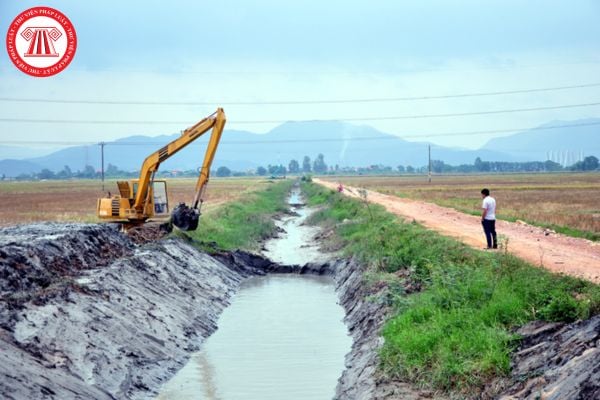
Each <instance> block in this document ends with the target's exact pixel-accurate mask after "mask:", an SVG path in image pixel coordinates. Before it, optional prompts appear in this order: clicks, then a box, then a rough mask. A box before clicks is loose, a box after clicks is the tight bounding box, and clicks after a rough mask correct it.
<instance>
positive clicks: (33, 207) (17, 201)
mask: <svg viewBox="0 0 600 400" xmlns="http://www.w3.org/2000/svg"><path fill="white" fill-rule="evenodd" d="M167 185H168V189H169V204H170V207H171V209H172V208H173V207H174V206H176V205H177V204H179V202H182V201H183V202H186V203H187V204H189V203H190V202H191V201H192V197H193V194H194V187H195V185H196V179H195V178H189V179H168V180H167ZM265 185H267V180H265V179H255V178H227V179H218V178H211V180H210V183H209V184H208V190H207V193H206V202H205V203H204V206H203V210H204V211H210V210H211V209H214V208H215V207H217V206H218V205H219V204H222V203H224V202H227V201H230V200H234V199H237V198H239V197H240V196H242V195H244V194H245V193H248V192H251V191H253V190H257V189H260V188H263V187H264V186H265ZM104 186H105V190H107V191H109V190H110V191H111V192H112V193H116V192H117V184H116V181H114V180H112V181H106V182H105V184H104ZM104 195H106V193H103V192H102V184H101V183H100V181H98V180H69V181H44V182H0V226H7V225H15V224H20V223H30V222H36V221H61V222H67V221H70V222H72V221H76V222H98V220H97V219H96V201H97V199H98V197H102V196H104Z"/></svg>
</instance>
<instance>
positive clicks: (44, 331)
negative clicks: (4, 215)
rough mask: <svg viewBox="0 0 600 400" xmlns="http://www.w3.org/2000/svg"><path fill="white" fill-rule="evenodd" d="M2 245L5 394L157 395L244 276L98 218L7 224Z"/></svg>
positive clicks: (0, 326)
mask: <svg viewBox="0 0 600 400" xmlns="http://www.w3.org/2000/svg"><path fill="white" fill-rule="evenodd" d="M0 243H1V245H2V250H1V251H2V253H1V254H0V271H1V272H2V278H1V279H0V282H1V283H0V285H1V286H0V287H1V288H2V298H1V300H0V398H2V399H15V400H17V399H18V400H22V399H57V400H58V399H60V400H64V399H148V398H153V396H154V395H155V394H156V393H157V389H158V388H159V387H160V385H161V384H162V383H163V382H165V381H166V380H167V379H168V378H170V377H171V376H172V375H173V374H174V373H175V371H177V370H178V369H179V368H180V367H181V366H182V365H183V363H184V362H185V361H186V360H187V359H188V358H189V355H190V353H191V352H192V351H195V350H197V349H198V347H199V345H200V343H201V342H202V341H203V340H204V338H206V337H208V336H209V335H210V334H211V333H212V332H213V331H214V330H215V329H216V321H217V318H218V315H219V314H220V313H221V311H222V310H223V309H224V308H225V307H226V306H227V304H228V299H229V298H230V297H231V296H232V295H233V293H234V292H235V291H236V290H237V287H238V286H239V283H240V282H241V281H242V279H243V278H244V274H243V273H241V272H240V271H236V270H235V269H232V268H229V267H228V266H226V265H224V264H222V263H221V262H219V261H217V260H215V259H214V258H212V257H210V256H208V255H206V254H203V253H200V252H198V251H197V250H196V249H194V248H193V247H191V246H190V245H189V244H186V243H184V242H183V241H181V240H174V239H169V240H164V241H161V242H158V243H154V244H149V245H146V246H143V247H136V246H134V245H133V243H132V242H131V241H130V240H129V239H128V238H127V237H126V236H123V235H122V234H120V233H118V232H117V231H115V230H112V229H111V228H109V227H107V226H105V225H102V226H99V225H59V224H42V225H30V226H22V227H18V228H7V229H2V230H0ZM17 300H18V301H17Z"/></svg>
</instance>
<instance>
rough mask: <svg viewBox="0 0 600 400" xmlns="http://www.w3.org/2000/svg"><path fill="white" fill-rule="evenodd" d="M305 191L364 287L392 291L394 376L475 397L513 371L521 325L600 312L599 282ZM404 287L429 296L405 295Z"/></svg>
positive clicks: (311, 187) (385, 362) (388, 353)
mask: <svg viewBox="0 0 600 400" xmlns="http://www.w3.org/2000/svg"><path fill="white" fill-rule="evenodd" d="M303 190H304V192H305V193H306V194H307V196H308V199H309V204H312V205H320V206H321V209H320V211H318V212H317V213H315V214H313V217H312V222H314V223H319V224H323V225H326V226H329V227H332V228H334V229H335V232H336V234H337V236H338V238H337V240H340V241H341V242H342V243H343V244H344V247H343V251H344V252H346V254H347V255H349V256H354V257H358V258H359V259H360V260H361V261H362V262H364V263H366V264H368V265H369V267H370V269H369V272H368V273H367V276H366V281H367V282H368V281H369V280H370V281H373V280H374V279H376V280H378V281H379V282H384V283H385V286H386V287H387V289H386V293H384V295H383V296H384V299H383V300H384V301H387V302H388V303H389V304H391V305H392V306H393V310H394V311H393V313H392V315H391V316H390V319H389V320H388V321H387V323H386V324H385V327H384V329H383V336H384V338H385V344H384V346H383V348H382V350H381V360H382V365H381V367H382V369H383V371H384V372H386V373H387V374H389V375H390V376H392V377H401V378H403V379H409V380H411V381H412V382H414V383H416V384H418V385H421V386H425V387H430V388H432V389H438V390H440V389H441V390H444V391H448V392H455V393H466V392H472V391H473V390H474V389H476V388H482V387H483V386H484V385H485V383H486V382H487V381H489V380H490V379H492V378H493V377H498V376H506V375H508V374H509V372H510V353H511V351H513V350H514V348H515V346H516V345H517V344H518V339H519V338H518V337H517V336H516V335H515V334H514V333H513V332H514V331H515V328H516V327H518V326H521V325H523V324H525V323H527V322H529V321H532V320H536V319H541V320H546V321H562V322H571V321H575V320H577V319H585V318H588V317H590V316H591V315H593V314H597V313H599V312H600V286H598V285H594V284H592V283H590V282H586V281H583V280H579V279H574V278H570V277H564V276H558V275H554V274H551V273H549V272H547V271H545V270H542V269H540V268H536V267H533V266H531V265H529V264H527V263H525V262H524V261H521V260H520V259H518V258H516V257H514V256H511V255H510V254H508V253H505V252H495V253H489V252H483V251H477V250H473V249H471V248H469V247H467V246H465V245H464V244H462V243H460V242H458V241H456V240H454V239H450V238H447V237H443V236H441V235H439V234H437V233H435V232H432V231H428V230H426V229H424V228H423V227H422V226H420V225H418V224H416V223H411V222H406V221H403V220H401V219H399V218H398V217H396V216H394V215H392V214H389V213H388V212H386V211H385V210H384V209H383V208H382V207H380V206H376V205H372V204H370V205H368V204H367V203H366V202H365V201H361V200H356V199H349V198H347V197H344V196H341V195H339V194H338V193H336V192H335V191H332V190H329V189H325V188H322V187H321V186H318V185H315V184H304V185H303ZM482 234H483V233H482ZM407 272H408V273H407ZM406 280H411V281H413V282H412V283H413V284H414V283H418V285H419V286H421V287H422V290H421V291H420V292H418V293H415V294H410V295H407V294H405V293H404V287H406V286H405V285H403V284H402V282H403V281H404V282H406ZM409 283H410V282H409Z"/></svg>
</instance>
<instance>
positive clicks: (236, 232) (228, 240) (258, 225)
mask: <svg viewBox="0 0 600 400" xmlns="http://www.w3.org/2000/svg"><path fill="white" fill-rule="evenodd" d="M292 184H293V181H291V180H289V181H288V180H285V181H281V182H277V183H273V184H272V185H271V186H269V187H268V188H267V189H265V190H261V191H257V192H252V193H249V194H248V195H246V196H245V197H244V198H243V199H241V200H237V201H233V202H231V203H227V204H225V205H224V206H223V207H219V208H218V209H216V210H213V211H211V212H209V213H206V214H203V215H202V216H201V217H200V224H199V226H198V229H197V230H196V231H194V232H188V233H186V234H185V235H187V236H188V237H190V238H191V239H192V240H193V242H194V243H195V244H196V245H197V246H198V247H200V248H201V249H203V250H205V251H208V252H214V251H216V250H234V249H247V250H254V249H257V248H258V247H259V246H260V243H261V242H262V241H263V240H265V239H266V238H268V237H270V236H271V235H272V234H273V232H274V231H275V224H274V223H273V216H274V215H275V214H277V213H280V212H284V211H286V210H287V208H288V207H287V204H286V198H287V195H288V194H289V191H290V189H291V186H292Z"/></svg>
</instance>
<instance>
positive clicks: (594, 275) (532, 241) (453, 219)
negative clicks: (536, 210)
mask: <svg viewBox="0 0 600 400" xmlns="http://www.w3.org/2000/svg"><path fill="white" fill-rule="evenodd" d="M314 181H315V182H316V183H319V184H321V185H323V186H325V187H327V188H331V189H336V187H337V184H336V183H335V182H327V181H323V180H320V179H314ZM343 193H344V194H346V195H348V196H351V197H360V195H359V193H358V189H357V188H355V187H351V186H345V187H344V192H343ZM367 199H368V201H370V202H373V203H377V204H381V205H382V206H384V207H385V208H386V210H388V211H389V212H391V213H393V214H396V215H399V216H401V217H404V218H407V219H413V220H415V221H417V222H418V223H420V224H422V225H423V226H425V227H427V228H429V229H432V230H434V231H437V232H439V233H441V234H443V235H446V236H451V237H454V238H456V239H458V240H460V241H462V242H464V243H466V244H468V245H469V246H472V247H475V248H483V247H484V246H485V236H484V234H483V230H482V227H481V219H480V218H479V217H477V216H472V215H467V214H464V213H461V212H458V211H456V210H454V209H451V208H446V207H440V206H438V205H435V204H431V203H426V202H422V201H416V200H410V199H405V198H399V197H396V196H389V195H385V194H381V193H378V192H375V191H370V190H368V191H367ZM496 231H497V232H498V235H499V238H500V242H501V245H503V246H504V250H506V251H508V252H510V253H511V254H514V255H516V256H518V257H519V258H522V259H524V260H526V261H528V262H530V263H531V264H533V265H536V266H541V267H544V268H547V269H548V270H550V271H552V272H556V273H562V274H567V275H571V276H575V277H578V278H583V279H587V280H589V281H592V282H595V283H600V243H594V242H591V241H589V240H585V239H578V238H572V237H568V236H564V235H560V234H557V233H554V232H553V231H549V230H547V229H546V230H545V229H543V228H538V227H535V226H531V225H528V224H525V223H518V222H516V223H513V222H506V221H497V222H496Z"/></svg>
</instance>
